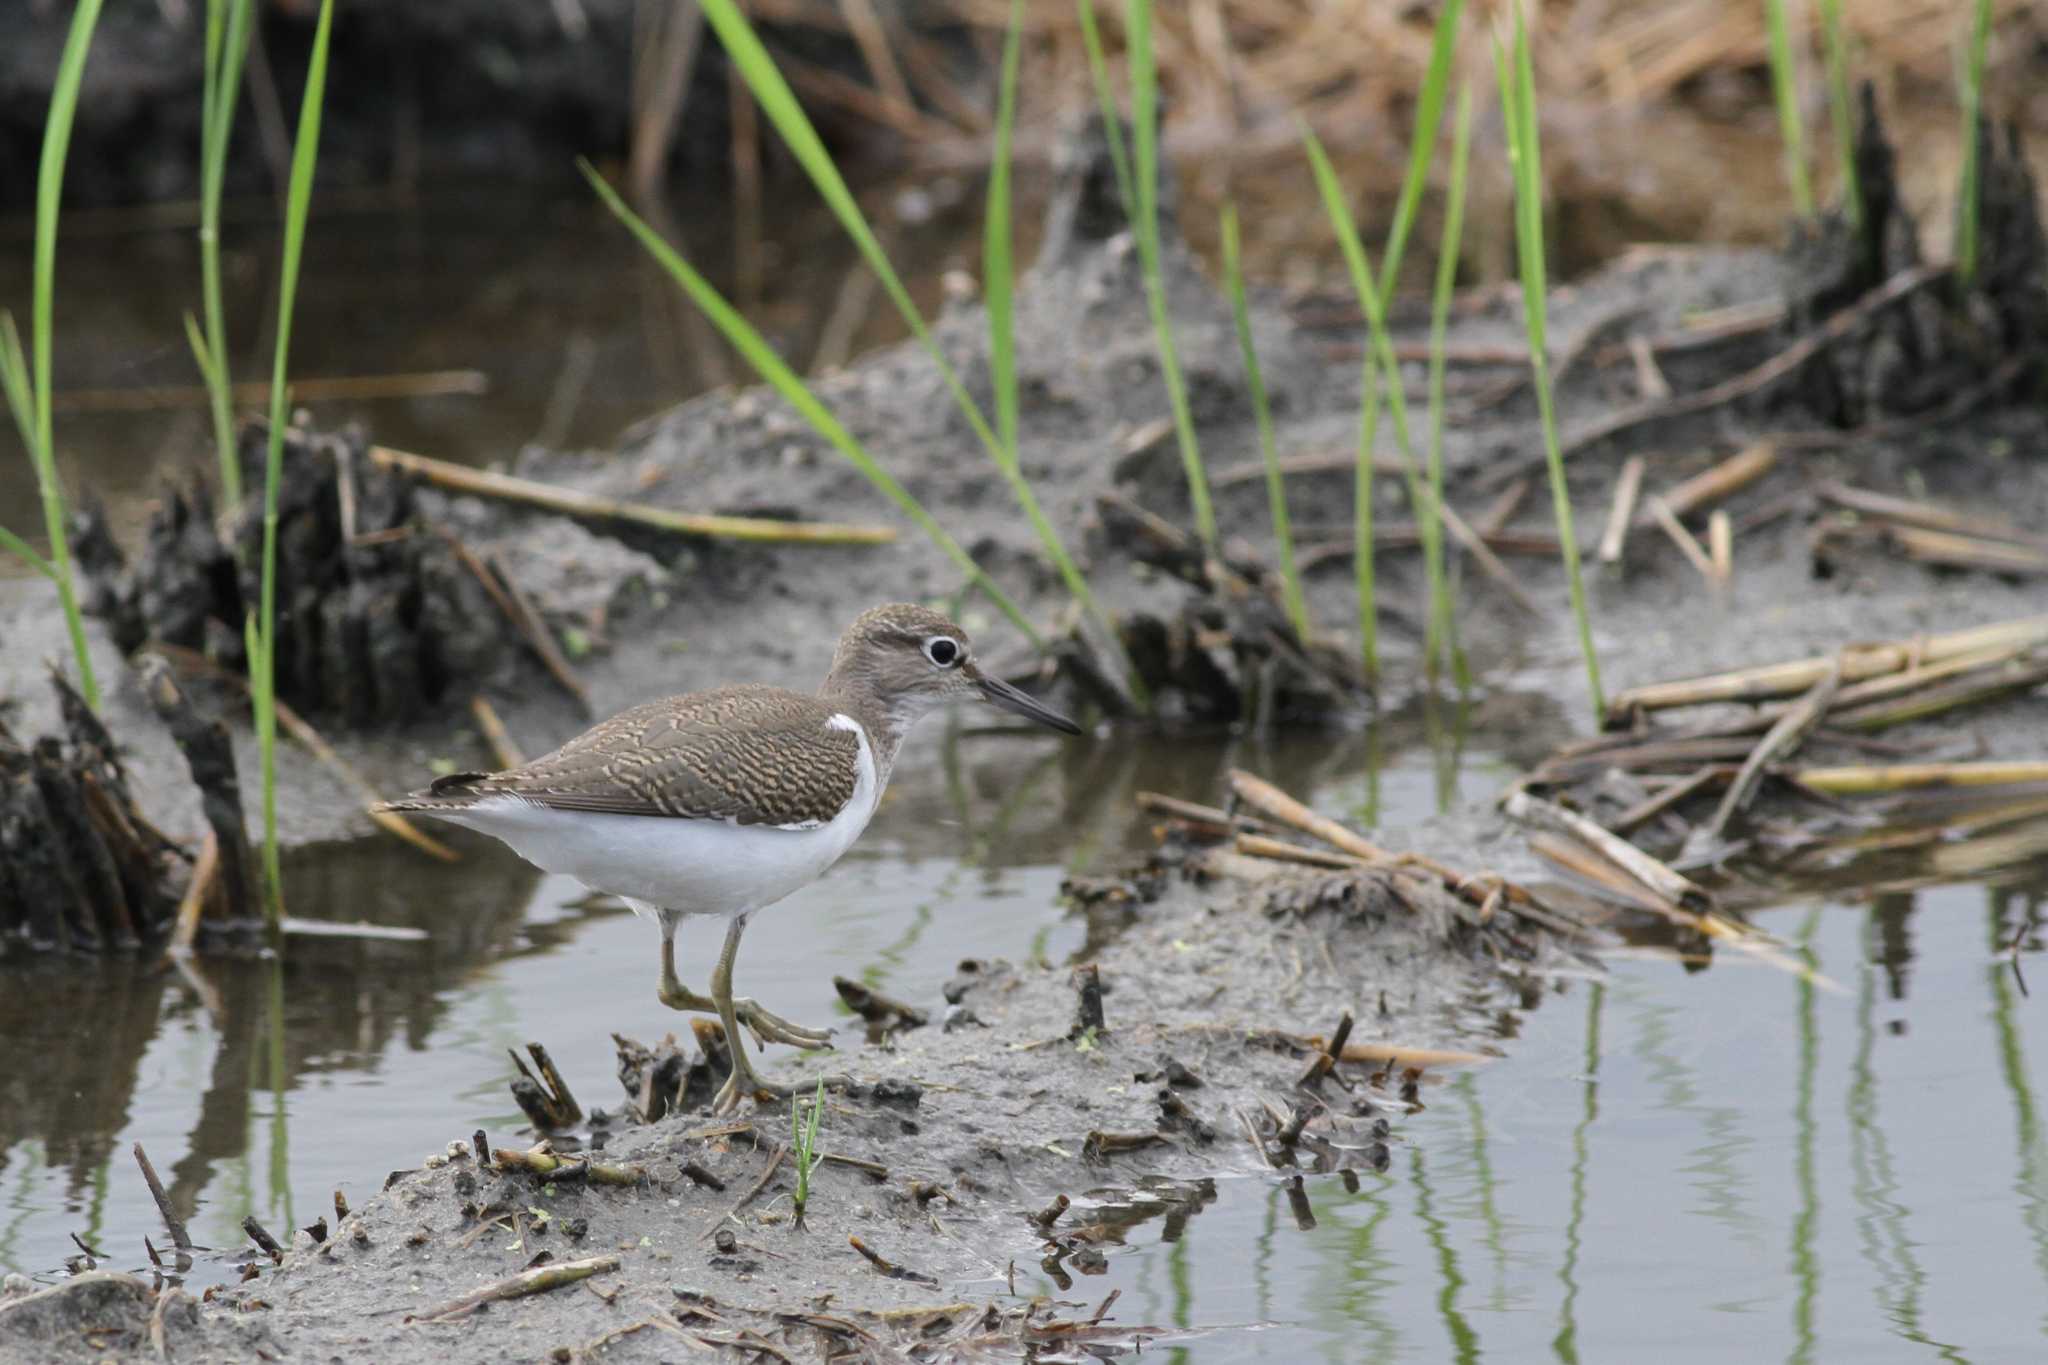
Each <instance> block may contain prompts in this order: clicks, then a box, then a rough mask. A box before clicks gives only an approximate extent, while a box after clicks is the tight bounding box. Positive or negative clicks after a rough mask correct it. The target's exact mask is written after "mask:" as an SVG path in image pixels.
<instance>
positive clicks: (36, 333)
mask: <svg viewBox="0 0 2048 1365" xmlns="http://www.w3.org/2000/svg"><path fill="white" fill-rule="evenodd" d="M99 17H100V0H79V4H78V8H77V9H76V10H74V11H72V15H71V28H70V31H69V32H68V33H67V34H66V35H65V38H64V52H63V55H62V57H60V58H59V59H58V63H57V79H56V81H55V83H54V84H53V85H52V86H51V89H50V112H49V116H48V118H47V119H46V120H45V122H44V124H43V152H42V159H41V161H40V162H38V164H37V167H36V236H35V257H34V272H33V274H34V278H33V286H32V287H33V293H32V296H31V297H32V302H31V305H30V312H29V344H30V346H31V347H32V348H33V358H34V366H33V368H31V367H30V366H28V365H25V364H21V363H20V362H21V354H20V338H19V337H18V336H17V337H15V338H14V340H13V342H12V347H11V349H12V354H11V355H10V356H9V360H8V364H9V365H10V367H12V368H14V369H15V370H16V371H17V373H16V376H15V379H13V380H10V381H9V382H8V384H7V392H8V396H9V401H10V402H14V401H16V400H18V399H20V398H23V397H26V399H27V400H28V403H29V405H30V408H31V410H32V411H33V421H32V422H28V423H25V424H24V428H25V429H24V435H26V436H27V438H28V455H29V462H30V463H31V464H32V465H33V466H34V468H35V473H36V484H37V487H38V490H39V491H40V493H41V495H42V505H43V529H44V533H45V534H46V536H47V537H48V539H49V542H50V555H49V559H50V564H51V567H52V568H54V569H55V570H56V572H55V573H54V574H53V575H52V576H51V577H52V579H53V581H54V582H55V583H56V585H57V599H58V601H59V603H60V604H61V605H62V606H63V609H64V624H65V628H66V629H67V631H68V632H69V633H70V636H71V652H72V654H73V656H74V657H75V658H76V659H77V661H78V690H79V694H80V695H81V696H83V697H84V698H85V702H86V705H88V706H90V707H92V709H93V710H95V711H97V710H98V709H99V705H100V688H99V680H98V679H97V678H96V677H95V676H94V674H93V667H92V656H91V654H90V653H88V652H87V649H86V643H85V621H84V618H83V617H82V616H81V614H80V612H79V609H78V594H77V589H76V584H75V580H74V578H73V574H72V569H71V545H70V541H69V538H68V534H67V530H66V526H65V522H66V516H65V511H64V487H63V484H62V483H61V482H59V480H58V477H57V449H56V439H55V435H54V432H53V430H52V426H51V420H50V393H51V380H50V369H51V359H50V356H51V334H52V332H53V330H54V323H53V320H52V314H53V312H54V306H55V302H56V294H57V213H58V209H59V208H60V206H61V204H62V201H63V198H64V159H65V157H66V155H67V154H68V153H69V151H70V148H71V126H72V124H73V122H74V121H75V120H76V118H77V115H78V89H79V86H80V85H81V84H82V83H83V82H84V79H85V59H86V56H87V55H88V53H89V52H90V51H91V49H92V36H93V31H94V29H95V28H96V27H97V26H98V24H99ZM22 411H23V410H22V409H21V408H17V409H16V419H17V420H18V421H19V420H21V415H22ZM29 427H32V428H33V431H32V434H31V433H30V432H29V431H28V430H27V428H29Z"/></svg>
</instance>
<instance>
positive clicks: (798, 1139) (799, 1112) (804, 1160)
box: [789, 1076, 825, 1228]
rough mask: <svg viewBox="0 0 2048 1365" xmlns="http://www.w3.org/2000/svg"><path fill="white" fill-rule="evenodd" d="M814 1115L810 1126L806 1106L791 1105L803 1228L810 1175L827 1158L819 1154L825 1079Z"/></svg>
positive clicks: (798, 1204) (797, 1102)
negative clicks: (805, 1110) (806, 1115)
mask: <svg viewBox="0 0 2048 1365" xmlns="http://www.w3.org/2000/svg"><path fill="white" fill-rule="evenodd" d="M810 1108H811V1112H810V1119H809V1121H808V1122H806V1121H805V1118H804V1102H803V1101H802V1100H800V1099H792V1100H791V1101H790V1102H789V1137H790V1143H791V1145H792V1146H794V1147H795V1148H796V1195H795V1198H794V1200H793V1202H794V1203H795V1205H796V1226H797V1227H799V1228H801V1227H802V1226H803V1225H804V1206H805V1205H806V1204H808V1203H810V1202H811V1172H813V1171H815V1170H817V1169H818V1163H819V1162H821V1161H823V1160H824V1159H825V1158H824V1157H823V1156H821V1155H820V1154H819V1153H818V1120H819V1119H820V1118H822V1117H823V1116H824V1113H825V1078H824V1077H823V1076H820V1077H819V1078H818V1089H817V1093H815V1094H814V1095H812V1096H811V1106H810Z"/></svg>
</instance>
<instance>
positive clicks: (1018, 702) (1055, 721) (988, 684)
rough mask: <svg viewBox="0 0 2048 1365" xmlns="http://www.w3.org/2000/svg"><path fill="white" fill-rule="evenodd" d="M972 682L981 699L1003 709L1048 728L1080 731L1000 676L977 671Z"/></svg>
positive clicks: (1078, 727) (1042, 703)
mask: <svg viewBox="0 0 2048 1365" xmlns="http://www.w3.org/2000/svg"><path fill="white" fill-rule="evenodd" d="M974 683H975V686H977V687H979V688H980V689H981V699H982V700H983V701H986V702H992V703H994V704H995V705H997V706H1000V707H1002V708H1003V709H1004V710H1005V711H1015V712H1016V713H1017V714H1018V715H1020V716H1022V717H1024V718H1025V719H1026V720H1035V721H1037V722H1038V723H1039V724H1040V725H1043V726H1045V727H1047V728H1048V729H1052V730H1059V731H1063V732H1064V733H1066V734H1070V735H1078V734H1080V733H1081V727H1080V726H1078V725H1076V724H1074V722H1072V721H1070V720H1068V719H1067V718H1066V717H1065V716H1063V715H1061V714H1060V713H1059V712H1057V711H1055V710H1053V709H1052V708H1051V707H1050V706H1047V705H1046V704H1045V703H1044V702H1042V701H1040V700H1039V699H1038V698H1036V697H1034V696H1031V695H1030V694H1029V693H1026V692H1019V691H1018V690H1017V689H1016V688H1014V687H1012V686H1010V685H1009V684H1008V683H1006V682H1004V681H1003V680H1002V679H1001V678H991V677H990V676H989V675H988V674H986V673H982V672H979V671H977V672H976V673H975V675H974Z"/></svg>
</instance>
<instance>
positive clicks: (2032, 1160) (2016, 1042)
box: [1985, 887, 2048, 1330]
mask: <svg viewBox="0 0 2048 1365" xmlns="http://www.w3.org/2000/svg"><path fill="white" fill-rule="evenodd" d="M2015 901H2017V903H2018V904H2020V905H2022V906H2025V907H2026V910H2027V915H2028V922H2031V920H2032V917H2033V915H2034V913H2035V912H2036V911H2037V910H2038V909H2039V906H2040V894H2039V893H2038V892H2037V893H2035V894H2033V895H2031V896H2028V897H2025V898H2019V897H2016V896H2015V894H2014V893H2013V892H2012V891H2010V890H2008V889H2000V888H1996V887H1994V888H1989V889H1988V890H1987V894H1986V904H1985V913H1986V918H1987V919H1988V920H1989V925H1988V928H1989V931H1990V940H1991V942H1990V948H1991V953H1992V955H1993V956H1992V960H1991V964H1990V965H1989V966H1988V967H1986V968H1985V971H1986V973H1987V974H1988V976H1989V979H1990V982H1991V1021H1992V1026H1993V1028H1994V1029H1995V1030H1996V1031H1997V1035H1998V1071H1999V1075H2000V1076H2001V1077H2002V1078H2003V1079H2004V1081H2005V1087H2006V1090H2007V1091H2008V1092H2009V1093H2010V1094H2011V1096H2012V1112H2013V1123H2014V1128H2015V1130H2016V1132H2015V1137H2016V1139H2017V1146H2018V1159H2017V1162H2016V1163H2015V1164H2016V1169H2015V1171H2014V1175H2013V1193H2014V1194H2016V1195H2018V1196H2019V1204H2020V1214H2021V1217H2022V1219H2023V1220H2024V1221H2025V1223H2026V1227H2027V1237H2028V1239H2029V1240H2030V1241H2032V1242H2033V1244H2034V1264H2035V1266H2036V1267H2037V1268H2038V1269H2039V1270H2040V1272H2041V1276H2042V1280H2043V1284H2044V1285H2048V1151H2044V1150H2043V1141H2042V1134H2041V1119H2040V1113H2039V1111H2038V1110H2037V1109H2036V1108H2035V1107H2034V1086H2033V1082H2032V1081H2031V1080H2030V1079H2029V1077H2028V1074H2027V1058H2026V1050H2025V1044H2024V1041H2023V1033H2022V1027H2021V1022H2020V1020H2019V1019H2018V1018H2017V1017H2016V1015H2017V1008H2018V1004H2017V1001H2016V1000H2015V997H2016V996H2017V995H2018V993H2019V992H2018V990H2017V986H2016V981H2015V978H2014V976H2013V967H2012V966H2009V965H2008V964H2007V962H2006V960H2005V958H2004V954H2005V951H2006V948H2007V945H2008V944H2010V943H2012V942H2014V935H2013V931H2012V930H2011V929H2010V928H2009V927H2008V925H2007V917H2006V911H2007V909H2008V908H2009V907H2010V906H2011V905H2012V904H2014V903H2015ZM2041 1321H2042V1325H2043V1328H2044V1330H2048V1315H2044V1316H2043V1318H2042V1320H2041Z"/></svg>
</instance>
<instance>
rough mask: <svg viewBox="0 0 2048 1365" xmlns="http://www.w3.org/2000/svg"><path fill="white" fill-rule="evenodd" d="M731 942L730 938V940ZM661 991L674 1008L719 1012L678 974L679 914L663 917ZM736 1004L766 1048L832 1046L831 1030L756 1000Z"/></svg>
mask: <svg viewBox="0 0 2048 1365" xmlns="http://www.w3.org/2000/svg"><path fill="white" fill-rule="evenodd" d="M735 923H737V921H735ZM730 941H731V940H730V939H728V942H730ZM659 994H660V996H661V1003H662V1004H664V1005H667V1006H668V1007H669V1008H670V1009H672V1010H687V1011H689V1012H690V1013H692V1014H714V1015H715V1014H719V1008H718V1002H717V1001H715V1000H713V999H712V998H711V997H710V996H707V995H699V994H697V992H695V991H693V990H691V989H690V988H689V987H688V986H685V985H684V984H683V983H682V979H681V978H680V977H678V976H677V975H676V917H675V916H673V915H669V914H666V913H664V914H663V915H662V916H661V989H660V992H659ZM732 1003H733V1013H734V1014H735V1015H736V1016H737V1017H738V1019H739V1021H740V1022H741V1023H743V1024H745V1025H746V1026H747V1028H748V1030H749V1031H750V1032H752V1033H753V1035H754V1039H755V1041H756V1042H758V1043H760V1044H761V1046H763V1047H766V1046H767V1045H768V1044H770V1043H786V1044H788V1045H789V1046H790V1047H800V1048H805V1049H811V1048H821V1047H828V1046H830V1045H831V1042H832V1030H830V1029H813V1028H805V1027H804V1026H803V1025H801V1024H793V1023H791V1022H790V1021H789V1020H787V1019H784V1018H783V1017H782V1016H781V1015H779V1014H775V1013H772V1012H770V1011H768V1010H765V1009H763V1008H761V1006H760V1005H758V1004H756V1003H755V1002H754V1001H752V1000H747V999H740V1000H735V1001H733V1002H732ZM720 1017H721V1018H722V1017H723V1016H722V1015H721V1016H720Z"/></svg>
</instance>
